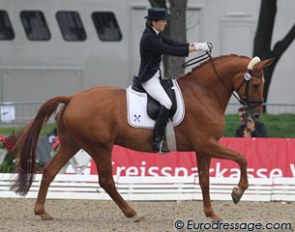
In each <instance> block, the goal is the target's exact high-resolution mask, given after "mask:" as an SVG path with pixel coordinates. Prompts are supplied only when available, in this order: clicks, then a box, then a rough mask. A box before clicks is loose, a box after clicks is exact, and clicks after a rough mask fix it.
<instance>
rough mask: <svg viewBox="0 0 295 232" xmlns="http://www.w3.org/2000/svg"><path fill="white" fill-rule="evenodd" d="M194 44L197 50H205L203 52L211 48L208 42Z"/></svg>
mask: <svg viewBox="0 0 295 232" xmlns="http://www.w3.org/2000/svg"><path fill="white" fill-rule="evenodd" d="M194 46H195V48H196V50H197V51H203V52H207V51H209V50H210V48H209V46H208V43H207V42H205V43H194Z"/></svg>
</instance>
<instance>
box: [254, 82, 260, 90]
mask: <svg viewBox="0 0 295 232" xmlns="http://www.w3.org/2000/svg"><path fill="white" fill-rule="evenodd" d="M259 86H260V84H254V83H252V87H253V89H258V88H259Z"/></svg>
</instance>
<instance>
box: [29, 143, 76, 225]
mask: <svg viewBox="0 0 295 232" xmlns="http://www.w3.org/2000/svg"><path fill="white" fill-rule="evenodd" d="M78 150H79V149H78V148H74V147H73V146H67V147H64V146H62V145H61V147H60V149H59V151H58V152H57V153H56V155H55V156H54V157H53V158H52V159H51V160H50V161H49V162H48V163H47V164H46V165H45V166H44V172H43V176H42V181H41V185H40V188H39V193H38V197H37V200H36V204H35V209H34V212H35V214H36V215H39V216H40V217H41V218H42V219H43V220H51V219H52V217H51V216H50V215H49V214H48V213H47V212H46V211H45V201H46V195H47V191H48V188H49V185H50V183H51V182H52V181H53V180H54V178H55V176H56V175H57V173H58V172H59V171H60V170H61V168H62V167H63V166H64V165H66V163H67V162H68V161H69V160H70V158H72V157H73V156H74V155H75V154H76V153H77V151H78Z"/></svg>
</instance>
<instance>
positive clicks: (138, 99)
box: [126, 80, 185, 129]
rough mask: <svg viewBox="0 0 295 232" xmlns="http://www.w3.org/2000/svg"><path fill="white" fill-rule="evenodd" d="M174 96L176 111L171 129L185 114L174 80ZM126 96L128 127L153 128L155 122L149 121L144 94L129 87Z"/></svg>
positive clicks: (145, 95)
mask: <svg viewBox="0 0 295 232" xmlns="http://www.w3.org/2000/svg"><path fill="white" fill-rule="evenodd" d="M172 81H173V85H174V87H172V88H174V90H175V95H176V101H177V110H176V112H175V114H174V116H173V119H172V125H173V127H175V126H177V125H179V124H180V123H181V122H182V120H183V118H184V114H185V109H184V102H183V97H182V94H181V91H180V88H179V86H178V84H177V81H176V80H172ZM126 95H127V118H128V123H129V125H130V126H132V127H135V128H150V129H152V128H154V125H155V121H154V120H153V119H151V118H150V117H149V116H148V114H147V112H146V109H147V94H146V93H140V92H137V91H135V90H133V89H132V88H131V86H129V87H128V88H127V89H126Z"/></svg>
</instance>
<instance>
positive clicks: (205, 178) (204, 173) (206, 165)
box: [196, 153, 221, 221]
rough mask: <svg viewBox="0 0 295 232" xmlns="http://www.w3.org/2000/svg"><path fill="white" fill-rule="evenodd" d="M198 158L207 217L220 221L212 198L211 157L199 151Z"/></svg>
mask: <svg viewBox="0 0 295 232" xmlns="http://www.w3.org/2000/svg"><path fill="white" fill-rule="evenodd" d="M196 158H197V164H198V173H199V183H200V186H201V189H202V196H203V205H204V213H205V215H206V217H209V218H211V219H212V221H218V220H220V219H221V218H220V217H219V216H218V215H217V214H216V213H215V212H214V210H213V208H212V206H211V199H210V182H209V169H210V163H211V157H209V156H206V155H203V154H201V153H198V154H197V156H196Z"/></svg>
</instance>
